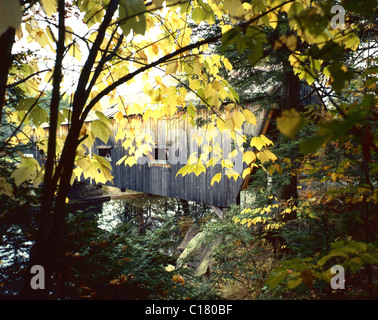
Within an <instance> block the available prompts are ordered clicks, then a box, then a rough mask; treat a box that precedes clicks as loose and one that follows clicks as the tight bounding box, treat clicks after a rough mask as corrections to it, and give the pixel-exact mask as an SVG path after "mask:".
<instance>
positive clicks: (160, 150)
mask: <svg viewBox="0 0 378 320" xmlns="http://www.w3.org/2000/svg"><path fill="white" fill-rule="evenodd" d="M170 147H171V146H167V145H155V147H154V148H152V152H151V157H150V158H151V160H152V161H151V162H152V163H162V164H165V163H168V151H169V148H170Z"/></svg>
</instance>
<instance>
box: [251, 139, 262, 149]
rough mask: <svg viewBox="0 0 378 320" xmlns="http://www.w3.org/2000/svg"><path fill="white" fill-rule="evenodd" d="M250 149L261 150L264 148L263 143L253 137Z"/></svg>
mask: <svg viewBox="0 0 378 320" xmlns="http://www.w3.org/2000/svg"><path fill="white" fill-rule="evenodd" d="M250 145H251V147H255V148H256V149H257V150H261V149H262V147H264V146H265V142H264V140H263V139H262V138H260V137H253V138H252V139H251V143H250Z"/></svg>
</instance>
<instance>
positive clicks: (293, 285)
mask: <svg viewBox="0 0 378 320" xmlns="http://www.w3.org/2000/svg"><path fill="white" fill-rule="evenodd" d="M302 281H303V279H302V278H300V277H298V278H296V279H293V280H289V281H288V282H287V287H288V288H289V289H294V288H296V287H298V286H299V285H300V284H301V283H302Z"/></svg>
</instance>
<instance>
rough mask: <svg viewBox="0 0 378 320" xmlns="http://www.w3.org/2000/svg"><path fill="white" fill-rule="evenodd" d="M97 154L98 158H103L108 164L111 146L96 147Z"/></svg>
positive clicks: (110, 159)
mask: <svg viewBox="0 0 378 320" xmlns="http://www.w3.org/2000/svg"><path fill="white" fill-rule="evenodd" d="M97 153H98V155H99V156H101V157H104V158H105V159H106V160H108V161H109V162H111V161H112V147H111V146H98V147H97Z"/></svg>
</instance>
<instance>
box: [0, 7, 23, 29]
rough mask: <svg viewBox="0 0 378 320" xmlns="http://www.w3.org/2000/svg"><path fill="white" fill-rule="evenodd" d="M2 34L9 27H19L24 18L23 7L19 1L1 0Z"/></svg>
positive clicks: (0, 20)
mask: <svg viewBox="0 0 378 320" xmlns="http://www.w3.org/2000/svg"><path fill="white" fill-rule="evenodd" d="M0 17H1V19H0V35H2V34H3V33H4V32H5V31H7V30H8V28H14V29H17V28H18V27H19V26H20V24H21V20H22V9H21V6H20V3H19V1H9V0H0Z"/></svg>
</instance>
